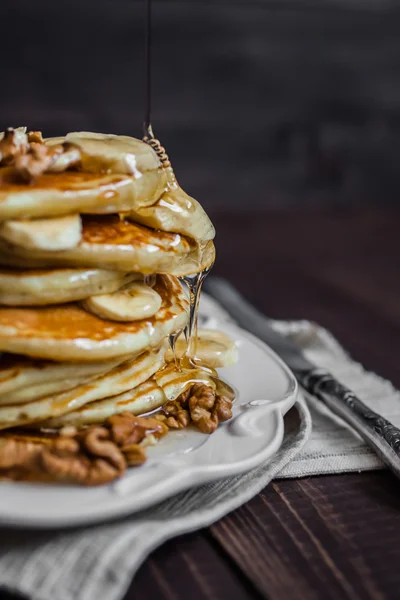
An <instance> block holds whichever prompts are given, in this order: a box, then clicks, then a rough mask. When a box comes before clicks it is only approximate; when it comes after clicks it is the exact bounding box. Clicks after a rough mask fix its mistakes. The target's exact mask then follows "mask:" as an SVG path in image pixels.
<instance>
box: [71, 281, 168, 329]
mask: <svg viewBox="0 0 400 600" xmlns="http://www.w3.org/2000/svg"><path fill="white" fill-rule="evenodd" d="M161 302H162V300H161V296H160V295H159V294H158V293H157V292H156V291H155V290H153V288H151V287H150V286H148V285H147V284H146V283H142V282H137V283H131V284H129V285H127V286H126V287H124V288H123V289H122V290H119V291H118V292H114V293H113V294H101V295H100V296H91V297H90V298H87V299H86V300H84V301H83V302H82V305H83V307H84V308H85V309H86V310H87V311H88V312H91V313H93V314H94V315H96V316H97V317H100V318H101V319H110V320H111V321H139V320H141V319H147V318H149V317H153V316H154V315H155V314H156V313H157V312H158V310H159V309H160V307H161Z"/></svg>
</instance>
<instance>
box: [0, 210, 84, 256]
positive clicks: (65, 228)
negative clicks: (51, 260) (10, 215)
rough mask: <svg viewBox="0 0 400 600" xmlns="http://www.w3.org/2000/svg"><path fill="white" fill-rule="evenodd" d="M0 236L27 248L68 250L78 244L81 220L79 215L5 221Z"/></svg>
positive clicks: (0, 226) (1, 226) (80, 233)
mask: <svg viewBox="0 0 400 600" xmlns="http://www.w3.org/2000/svg"><path fill="white" fill-rule="evenodd" d="M0 236H1V237H2V238H4V239H5V240H7V241H8V242H11V243H12V244H15V245H16V246H21V247H22V248H25V249H27V250H35V249H36V250H49V251H50V252H53V251H54V250H69V249H70V248H74V247H75V246H77V245H78V244H79V242H80V241H81V237H82V222H81V218H80V216H79V215H67V216H66V217H58V218H54V219H34V220H32V221H25V220H23V221H5V223H3V224H2V225H0Z"/></svg>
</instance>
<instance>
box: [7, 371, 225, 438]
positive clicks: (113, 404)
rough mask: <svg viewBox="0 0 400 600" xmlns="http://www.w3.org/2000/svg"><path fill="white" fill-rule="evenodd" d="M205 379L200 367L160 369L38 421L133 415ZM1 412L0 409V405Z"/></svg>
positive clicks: (58, 423) (60, 423)
mask: <svg viewBox="0 0 400 600" xmlns="http://www.w3.org/2000/svg"><path fill="white" fill-rule="evenodd" d="M194 382H197V383H204V384H206V385H208V386H210V387H213V388H215V384H214V383H213V381H212V379H211V378H210V375H208V374H207V373H206V372H204V371H201V370H199V369H194V370H187V369H182V371H180V372H178V371H176V370H174V369H168V368H167V369H161V370H160V371H158V372H157V373H156V374H155V375H154V376H153V377H150V378H149V379H148V380H147V381H145V382H144V383H141V384H140V385H135V386H132V389H130V390H129V391H126V392H123V393H122V394H115V395H113V396H111V397H107V398H104V399H102V400H97V401H96V402H90V403H86V404H85V405H83V406H81V407H80V408H78V409H77V410H74V411H72V412H68V413H65V414H64V415H63V416H60V417H58V418H54V419H50V420H49V421H46V422H45V423H41V425H43V426H45V427H55V428H57V427H64V426H66V425H75V426H76V427H82V426H84V425H91V424H92V423H101V422H103V421H105V419H107V418H108V417H111V416H112V415H116V414H121V413H123V412H125V411H129V412H131V413H132V414H134V415H143V414H145V413H148V412H150V411H153V410H155V409H157V408H160V407H161V406H163V404H165V403H166V402H168V401H173V400H176V398H178V396H180V394H181V393H182V392H183V391H184V390H185V389H186V388H187V387H188V386H190V385H191V384H192V383H194ZM0 415H1V409H0Z"/></svg>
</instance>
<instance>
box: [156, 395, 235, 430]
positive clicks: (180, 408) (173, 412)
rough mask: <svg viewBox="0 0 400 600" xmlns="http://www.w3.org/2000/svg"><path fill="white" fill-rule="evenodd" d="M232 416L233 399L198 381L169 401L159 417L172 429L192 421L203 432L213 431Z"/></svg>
mask: <svg viewBox="0 0 400 600" xmlns="http://www.w3.org/2000/svg"><path fill="white" fill-rule="evenodd" d="M231 417H232V400H230V399H229V398H227V397H225V396H220V395H219V394H217V393H216V392H215V390H213V389H212V388H211V387H210V386H207V385H205V384H202V383H196V384H194V385H193V386H191V387H190V388H188V389H187V390H185V391H184V392H183V393H182V394H181V395H180V396H179V397H178V398H177V400H175V401H174V402H168V403H167V404H166V405H165V406H164V407H163V411H162V413H160V414H159V415H157V417H156V418H157V419H158V420H159V421H160V422H162V423H165V424H166V425H167V426H168V427H170V428H171V429H183V428H185V427H187V426H188V425H189V424H190V423H192V424H193V425H195V426H196V427H197V429H199V430H200V431H202V432H203V433H213V432H214V431H215V430H216V429H217V427H218V425H219V423H222V422H223V421H227V420H228V419H230V418H231Z"/></svg>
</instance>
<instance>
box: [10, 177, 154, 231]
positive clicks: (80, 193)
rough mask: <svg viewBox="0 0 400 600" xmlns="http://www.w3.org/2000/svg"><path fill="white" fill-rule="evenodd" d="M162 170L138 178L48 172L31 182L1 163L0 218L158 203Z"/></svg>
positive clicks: (126, 208) (116, 209)
mask: <svg viewBox="0 0 400 600" xmlns="http://www.w3.org/2000/svg"><path fill="white" fill-rule="evenodd" d="M164 178H165V176H164V174H163V173H162V170H155V171H147V172H146V173H144V174H142V175H141V176H140V177H138V178H137V179H135V178H134V177H132V176H129V175H123V174H121V175H119V174H113V173H111V174H110V173H87V172H80V171H65V172H63V173H44V174H43V175H39V176H38V177H37V178H36V179H35V181H33V182H31V183H29V184H27V183H24V182H21V181H19V180H17V179H16V178H15V172H14V169H13V167H0V221H5V220H8V219H29V218H39V217H54V216H61V215H69V214H74V213H83V212H86V213H87V212H95V213H107V214H109V213H116V212H119V211H129V210H131V209H133V208H135V206H147V205H148V204H152V203H154V202H155V201H156V200H157V199H158V198H159V197H160V195H161V194H162V192H163V190H164V188H165V180H164Z"/></svg>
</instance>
